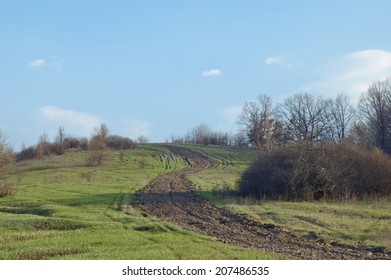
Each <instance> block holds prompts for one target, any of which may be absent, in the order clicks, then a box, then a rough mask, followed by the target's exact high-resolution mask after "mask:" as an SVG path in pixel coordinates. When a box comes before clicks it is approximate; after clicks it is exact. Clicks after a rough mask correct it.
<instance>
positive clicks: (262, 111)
mask: <svg viewBox="0 0 391 280" xmlns="http://www.w3.org/2000/svg"><path fill="white" fill-rule="evenodd" d="M238 124H239V125H241V126H242V128H243V129H244V131H245V133H246V134H247V137H248V139H249V142H250V143H251V144H252V145H255V146H256V147H257V148H263V149H266V150H270V148H271V143H272V127H273V119H272V100H271V98H270V97H269V96H266V95H261V96H258V97H257V100H256V101H251V102H246V103H245V105H244V106H243V109H242V113H241V114H240V115H239V118H238Z"/></svg>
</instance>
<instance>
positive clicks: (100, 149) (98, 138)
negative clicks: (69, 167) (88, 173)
mask: <svg viewBox="0 0 391 280" xmlns="http://www.w3.org/2000/svg"><path fill="white" fill-rule="evenodd" d="M108 136H109V129H108V127H107V126H106V125H105V124H103V123H102V124H101V125H100V126H99V127H96V128H95V129H94V134H93V135H92V137H91V140H90V142H89V145H88V148H89V150H91V151H92V153H91V155H90V157H89V158H88V160H87V164H89V165H94V164H96V165H101V164H102V161H103V160H104V158H105V157H106V155H107V150H108V147H107V144H106V142H105V140H106V139H107V137H108Z"/></svg>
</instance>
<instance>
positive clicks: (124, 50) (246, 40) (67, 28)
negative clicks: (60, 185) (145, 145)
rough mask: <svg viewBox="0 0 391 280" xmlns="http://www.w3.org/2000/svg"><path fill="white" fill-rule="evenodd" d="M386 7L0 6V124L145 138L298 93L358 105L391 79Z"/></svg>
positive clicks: (14, 140)
mask: <svg viewBox="0 0 391 280" xmlns="http://www.w3.org/2000/svg"><path fill="white" fill-rule="evenodd" d="M389 11H391V1H386V0H372V1H369V0H368V1H360V0H354V1H349V0H346V1H333V0H330V1H325V0H324V1H321V0H319V1H315V0H313V1H304V0H301V1H300V0H298V1H250V0H237V1H233V0H231V1H230V0H226V1H223V0H208V1H205V0H197V1H196V0H189V1H186V0H178V1H170V0H167V1H157V0H156V1H152V0H149V1H148V0H147V1H132V0H129V1H125V0H121V1H120V0H111V1H87V0H85V1H74V0H67V1H48V0H47V1H42V0H35V1H28V0H26V1H20V0H0V97H1V98H0V100H1V103H0V104H1V108H0V128H1V130H2V131H3V132H4V133H5V134H6V135H7V137H8V141H9V142H10V144H11V145H12V146H13V147H14V148H15V149H19V148H20V147H21V145H22V144H23V143H24V144H25V145H32V144H35V143H37V141H38V138H39V136H40V135H41V134H42V133H43V132H46V133H47V134H48V136H49V138H50V139H51V140H53V138H54V136H55V134H56V131H57V129H58V127H59V126H60V125H61V126H64V128H65V132H66V133H68V134H71V135H75V136H87V137H88V136H90V135H91V133H92V131H93V128H94V127H95V126H98V125H99V124H100V123H106V124H107V125H108V127H109V129H110V130H111V132H112V133H114V134H120V135H123V136H129V137H131V138H136V137H137V136H139V135H141V134H143V135H146V136H147V137H148V138H149V139H150V140H151V141H152V142H163V141H165V140H166V139H169V138H170V136H171V135H173V134H174V135H182V134H184V133H186V131H187V130H188V129H191V128H193V127H194V126H196V125H198V124H200V123H207V124H209V125H210V126H211V127H212V128H214V129H217V130H222V131H227V132H231V131H235V129H236V125H235V118H236V116H237V114H238V113H239V112H240V108H241V106H242V105H243V104H244V103H245V102H246V101H249V100H252V99H255V97H256V96H258V95H260V94H267V95H270V96H271V97H272V98H273V101H274V102H278V101H281V100H283V99H284V98H286V97H287V96H290V95H292V94H295V93H297V92H301V91H307V92H310V93H314V94H320V95H323V96H324V97H332V96H335V95H337V94H338V93H340V92H346V93H347V94H348V95H349V96H351V99H352V100H353V101H354V102H355V101H357V100H358V97H359V95H360V93H361V92H362V91H365V90H366V88H367V87H368V85H369V84H371V83H372V82H374V81H376V80H379V79H380V80H381V79H385V78H386V77H387V76H390V75H391V36H390V29H389V27H390V26H391V17H390V16H389Z"/></svg>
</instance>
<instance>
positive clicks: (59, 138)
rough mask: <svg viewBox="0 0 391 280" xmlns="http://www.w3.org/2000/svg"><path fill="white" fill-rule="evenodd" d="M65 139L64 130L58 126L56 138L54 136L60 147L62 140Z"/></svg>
mask: <svg viewBox="0 0 391 280" xmlns="http://www.w3.org/2000/svg"><path fill="white" fill-rule="evenodd" d="M65 137H66V134H65V130H64V127H63V126H60V127H59V128H58V131H57V136H56V142H57V143H58V144H60V145H62V144H63V142H64V139H65Z"/></svg>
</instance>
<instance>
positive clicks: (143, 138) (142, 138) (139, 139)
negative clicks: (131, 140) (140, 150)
mask: <svg viewBox="0 0 391 280" xmlns="http://www.w3.org/2000/svg"><path fill="white" fill-rule="evenodd" d="M148 141H149V140H148V138H147V137H146V136H144V135H140V136H139V137H137V143H140V144H145V143H148Z"/></svg>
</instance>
